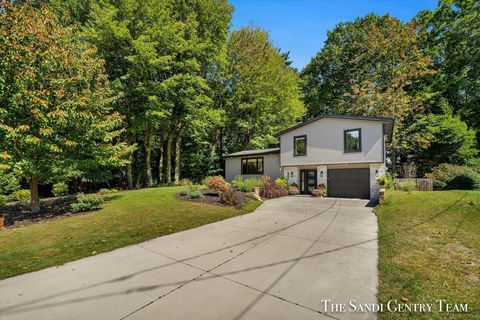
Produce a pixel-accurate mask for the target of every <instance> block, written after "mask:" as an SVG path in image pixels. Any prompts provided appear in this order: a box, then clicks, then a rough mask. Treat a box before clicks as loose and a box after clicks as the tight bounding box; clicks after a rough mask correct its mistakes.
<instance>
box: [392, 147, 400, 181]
mask: <svg viewBox="0 0 480 320" xmlns="http://www.w3.org/2000/svg"><path fill="white" fill-rule="evenodd" d="M391 158H392V159H391V160H392V174H393V176H394V177H395V176H396V175H397V173H398V171H397V151H396V150H395V146H392V154H391Z"/></svg>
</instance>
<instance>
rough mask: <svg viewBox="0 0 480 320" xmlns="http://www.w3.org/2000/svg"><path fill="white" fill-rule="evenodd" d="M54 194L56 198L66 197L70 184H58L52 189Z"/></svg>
mask: <svg viewBox="0 0 480 320" xmlns="http://www.w3.org/2000/svg"><path fill="white" fill-rule="evenodd" d="M52 193H53V195H54V196H55V197H60V196H65V195H67V194H68V184H66V183H65V182H57V183H55V184H54V185H53V187H52Z"/></svg>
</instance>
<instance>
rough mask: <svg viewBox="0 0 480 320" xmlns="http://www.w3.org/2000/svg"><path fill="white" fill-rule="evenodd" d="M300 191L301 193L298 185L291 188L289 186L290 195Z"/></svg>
mask: <svg viewBox="0 0 480 320" xmlns="http://www.w3.org/2000/svg"><path fill="white" fill-rule="evenodd" d="M299 193H300V190H298V188H297V187H290V188H288V194H289V195H292V196H294V195H296V194H299Z"/></svg>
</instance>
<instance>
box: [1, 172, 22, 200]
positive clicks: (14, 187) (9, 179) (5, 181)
mask: <svg viewBox="0 0 480 320" xmlns="http://www.w3.org/2000/svg"><path fill="white" fill-rule="evenodd" d="M18 190H20V183H19V180H18V177H17V176H16V175H14V174H13V173H5V172H3V170H0V194H3V195H9V194H12V193H14V192H16V191H18Z"/></svg>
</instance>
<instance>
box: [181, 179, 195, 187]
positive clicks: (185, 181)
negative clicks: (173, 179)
mask: <svg viewBox="0 0 480 320" xmlns="http://www.w3.org/2000/svg"><path fill="white" fill-rule="evenodd" d="M178 184H179V185H181V186H182V187H187V186H189V185H191V184H192V181H190V180H189V179H181V180H180V181H179V182H178Z"/></svg>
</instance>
